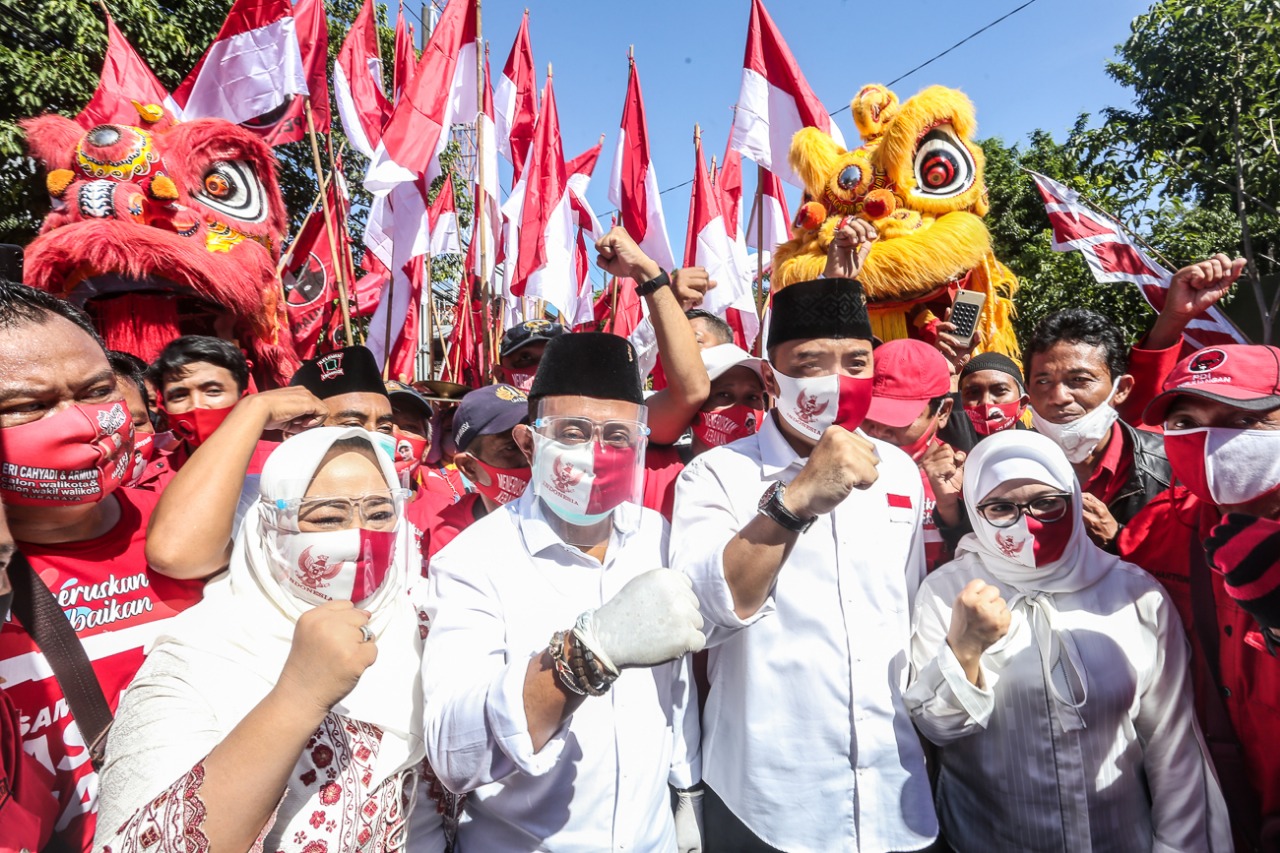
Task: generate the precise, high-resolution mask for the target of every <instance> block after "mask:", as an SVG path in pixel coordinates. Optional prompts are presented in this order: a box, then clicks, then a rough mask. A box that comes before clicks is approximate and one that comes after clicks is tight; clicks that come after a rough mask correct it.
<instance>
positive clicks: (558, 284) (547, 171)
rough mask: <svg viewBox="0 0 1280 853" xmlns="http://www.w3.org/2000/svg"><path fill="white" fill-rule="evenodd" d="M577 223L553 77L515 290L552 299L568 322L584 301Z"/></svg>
mask: <svg viewBox="0 0 1280 853" xmlns="http://www.w3.org/2000/svg"><path fill="white" fill-rule="evenodd" d="M574 225H575V223H574V211H573V204H572V201H571V199H570V197H569V173H568V169H567V168H566V167H565V162H564V148H563V146H562V143H561V140H560V117H559V114H558V113H557V111H556V97H555V92H554V90H553V89H552V88H551V78H550V77H548V78H547V85H546V88H545V89H544V90H543V93H542V114H541V115H540V116H539V117H538V129H537V132H536V133H535V134H534V138H533V148H532V149H531V152H530V155H529V168H528V170H527V171H526V174H525V192H524V204H523V205H522V208H521V216H520V251H519V254H518V255H517V262H516V267H515V270H516V272H515V277H514V279H513V281H512V283H511V293H512V294H513V295H514V296H517V297H526V296H527V297H529V298H538V299H544V300H546V301H547V302H550V303H551V304H552V305H554V306H555V307H556V308H557V309H558V310H559V311H560V313H561V314H562V315H564V316H565V318H566V322H568V323H572V322H573V319H572V318H574V317H576V316H577V314H578V302H579V294H578V286H577V276H576V275H575V269H574V261H575V240H574V238H575V232H574Z"/></svg>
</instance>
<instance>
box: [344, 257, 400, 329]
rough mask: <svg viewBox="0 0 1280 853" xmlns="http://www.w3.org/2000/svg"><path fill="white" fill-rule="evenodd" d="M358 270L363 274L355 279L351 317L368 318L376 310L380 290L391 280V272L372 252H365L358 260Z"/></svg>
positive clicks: (380, 294) (380, 293)
mask: <svg viewBox="0 0 1280 853" xmlns="http://www.w3.org/2000/svg"><path fill="white" fill-rule="evenodd" d="M360 270H361V271H362V272H363V273H364V274H363V275H361V276H360V277H359V278H358V279H356V280H355V281H356V283H355V287H354V290H355V292H354V293H353V294H352V299H353V301H354V302H355V310H354V311H353V313H352V316H353V317H368V316H371V315H372V314H373V312H374V311H376V310H377V309H378V300H379V299H380V298H381V297H382V289H383V288H384V287H386V286H387V282H388V281H390V280H391V270H389V269H387V268H386V267H385V266H384V265H383V263H382V261H380V260H378V257H377V256H376V255H375V254H374V253H373V252H365V253H364V256H363V257H362V258H361V259H360Z"/></svg>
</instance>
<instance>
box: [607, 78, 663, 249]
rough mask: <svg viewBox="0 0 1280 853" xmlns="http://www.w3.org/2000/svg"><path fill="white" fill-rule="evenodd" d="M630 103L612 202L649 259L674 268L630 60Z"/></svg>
mask: <svg viewBox="0 0 1280 853" xmlns="http://www.w3.org/2000/svg"><path fill="white" fill-rule="evenodd" d="M630 63H631V73H630V76H629V78H628V80H627V99H626V102H625V103H624V105H623V108H622V132H621V133H620V134H619V135H618V150H617V153H616V154H615V155H614V159H613V174H612V175H611V176H610V179H609V201H611V202H613V203H614V204H615V205H617V207H618V212H619V214H620V215H621V217H622V227H623V228H626V229H627V233H628V234H630V235H631V238H632V239H633V240H635V241H636V243H638V244H639V245H640V248H641V249H642V250H643V251H644V253H645V254H646V255H648V256H649V257H650V258H652V259H653V260H654V262H655V263H657V265H658V266H660V267H662V268H663V269H664V270H671V269H674V268H675V265H676V259H675V254H674V253H673V252H672V251H671V241H670V240H669V239H668V238H667V222H666V218H665V217H664V216H663V215H662V197H661V196H660V195H659V194H658V176H657V174H656V173H655V172H654V169H653V164H652V162H650V160H649V131H648V128H647V126H646V124H645V120H644V99H643V98H642V96H641V94H640V75H639V74H638V73H636V62H635V60H634V59H632V60H630Z"/></svg>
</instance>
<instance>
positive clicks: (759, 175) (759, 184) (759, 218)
mask: <svg viewBox="0 0 1280 853" xmlns="http://www.w3.org/2000/svg"><path fill="white" fill-rule="evenodd" d="M764 175H765V171H764V166H757V167H756V313H757V314H759V315H760V318H761V319H764Z"/></svg>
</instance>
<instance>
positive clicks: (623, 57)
mask: <svg viewBox="0 0 1280 853" xmlns="http://www.w3.org/2000/svg"><path fill="white" fill-rule="evenodd" d="M1022 1H1023V0H982V2H977V0H951V2H947V0H898V2H880V3H869V2H865V1H864V2H849V0H828V2H823V3H813V2H806V3H800V2H795V0H766V8H768V10H769V13H770V15H771V16H772V17H773V19H774V22H775V23H776V24H777V26H778V27H779V29H780V30H781V31H782V34H783V37H784V38H785V39H786V40H787V42H788V44H789V45H790V47H791V50H792V52H793V53H794V54H795V56H796V59H797V61H798V62H799V64H800V67H801V69H803V71H804V74H805V76H806V77H807V78H808V80H809V84H810V85H811V86H812V87H813V89H814V91H815V92H816V93H817V94H818V97H820V98H821V99H822V101H823V103H824V104H826V106H827V109H828V110H836V109H838V108H840V107H843V106H846V105H847V104H848V102H849V99H850V98H851V97H852V96H853V95H854V94H855V93H856V92H857V91H858V89H859V88H861V87H862V85H863V84H865V83H871V82H887V81H888V80H892V79H893V78H895V77H898V76H899V75H901V74H903V73H905V72H906V71H908V70H910V69H911V68H913V67H915V66H916V65H918V64H919V63H921V62H923V61H924V60H926V59H928V58H929V57H931V56H933V55H934V54H936V53H938V52H940V51H942V50H944V49H945V48H947V47H949V46H950V45H952V44H954V43H955V42H957V41H959V40H960V39H962V38H964V37H965V36H967V35H969V34H970V33H972V32H973V31H974V30H976V29H978V28H979V27H980V26H982V25H984V24H986V23H988V22H990V21H992V20H994V19H995V18H997V17H999V16H1000V15H1003V14H1004V13H1006V12H1008V11H1010V10H1011V9H1013V8H1015V7H1017V6H1019V5H1021V3H1022ZM416 5H417V0H409V2H408V3H407V4H406V6H407V8H406V13H409V12H410V10H413V9H415V7H416ZM526 5H527V7H528V8H529V11H530V17H529V28H530V37H531V40H532V44H533V56H534V62H535V64H536V65H537V68H538V83H539V86H541V85H542V83H543V81H544V79H545V75H546V68H547V63H548V62H550V63H552V64H553V65H554V69H555V89H556V100H557V104H558V106H559V110H560V122H561V133H562V136H563V139H564V147H565V155H566V156H567V157H571V156H574V155H576V154H577V153H579V152H581V151H583V150H585V149H586V148H588V147H590V146H591V145H594V144H595V142H596V140H597V139H598V138H599V136H600V134H601V133H604V134H606V136H605V143H604V152H603V154H602V156H601V160H600V162H599V164H597V167H596V172H595V176H594V179H593V181H592V185H591V190H590V192H589V200H590V202H591V204H592V205H593V207H594V208H595V209H596V211H597V213H599V214H601V218H602V219H603V218H604V216H603V214H604V213H605V212H606V211H609V210H610V209H612V205H611V204H610V203H609V201H608V198H607V184H608V176H609V165H610V162H611V160H612V156H613V149H614V146H615V144H616V141H617V130H618V123H619V120H620V118H621V115H622V100H623V95H624V93H625V88H626V81H627V48H628V46H629V45H634V46H635V55H636V63H637V67H638V68H639V72H640V80H641V84H642V87H643V91H644V100H645V109H646V115H647V118H648V122H649V142H650V147H651V152H652V158H653V163H654V166H655V168H656V169H657V173H658V180H659V184H660V185H661V186H662V187H663V188H664V189H665V188H667V187H671V186H674V185H676V184H680V183H683V182H684V181H687V180H688V179H689V178H690V177H692V175H693V164H694V161H693V126H694V123H695V122H697V123H700V124H701V126H702V138H703V147H704V151H705V153H706V155H707V157H708V159H709V158H710V156H711V155H712V154H715V155H716V156H717V157H719V156H720V155H721V154H722V152H723V151H724V147H725V141H726V139H727V136H728V133H729V126H730V122H731V120H732V107H733V104H734V102H735V100H736V99H737V94H738V84H739V80H740V77H741V69H742V54H743V47H744V45H745V40H746V29H747V18H748V15H749V12H750V0H683V2H676V0H653V2H633V3H617V2H607V0H596V1H595V2H587V0H483V23H484V36H485V38H486V40H488V41H489V42H490V50H491V53H490V62H491V64H492V68H493V73H494V74H495V75H496V74H498V73H500V72H501V69H502V65H503V63H504V62H505V60H506V57H507V52H508V51H509V50H510V48H511V42H512V40H513V39H514V38H515V33H516V30H517V28H518V27H519V25H520V16H521V13H522V12H523V10H524V8H525V7H526ZM1149 5H1150V3H1149V0H1071V2H1067V0H1037V2H1035V3H1033V4H1032V5H1030V6H1028V7H1027V8H1026V9H1023V10H1022V11H1021V12H1018V13H1017V14H1016V15H1014V16H1013V17H1011V18H1009V19H1008V20H1006V21H1004V22H1002V23H1000V24H999V25H997V26H995V27H994V28H992V29H990V30H988V31H987V32H985V33H983V34H981V35H979V36H977V37H976V38H975V39H973V40H972V41H970V42H968V43H967V44H965V45H963V46H961V47H959V48H957V49H956V50H955V51H953V52H952V53H950V54H948V55H947V56H945V57H943V58H942V59H940V60H938V61H936V62H934V63H933V64H932V65H930V66H928V67H927V68H925V69H923V70H921V71H917V72H915V73H914V74H912V75H911V76H909V77H907V78H906V79H904V80H902V81H901V82H899V83H897V84H896V85H895V86H894V89H895V91H896V92H897V93H898V95H899V96H900V97H902V98H903V99H905V98H906V97H908V96H910V95H911V94H913V93H915V92H916V91H918V90H919V89H922V88H924V87H925V86H928V85H933V84H942V85H946V86H952V87H955V88H958V89H961V90H963V91H964V92H966V93H967V94H968V95H969V97H970V98H972V99H973V101H974V104H975V105H976V107H977V114H978V122H979V134H980V135H981V136H984V137H985V136H991V135H994V136H999V137H1001V138H1003V139H1004V140H1005V141H1006V142H1011V141H1018V140H1022V139H1024V138H1025V137H1026V135H1027V134H1028V133H1030V132H1031V131H1033V130H1035V129H1037V128H1043V129H1045V130H1048V131H1050V132H1052V133H1053V134H1054V135H1055V136H1058V137H1061V136H1062V135H1063V134H1064V133H1065V131H1066V130H1067V129H1068V128H1069V127H1070V126H1071V124H1072V123H1073V121H1074V120H1075V117H1076V116H1077V115H1078V114H1079V113H1081V112H1090V113H1095V114H1096V113H1097V112H1098V111H1100V110H1101V109H1102V108H1103V107H1105V106H1123V105H1127V104H1129V102H1130V97H1129V93H1128V92H1127V91H1126V90H1124V89H1122V88H1121V87H1120V86H1118V85H1117V84H1115V83H1114V82H1113V81H1112V80H1111V79H1110V78H1108V77H1107V75H1106V72H1105V64H1106V61H1107V60H1108V59H1110V58H1112V57H1114V55H1115V46H1116V45H1117V44H1119V43H1120V42H1122V41H1124V40H1125V38H1126V37H1127V36H1128V34H1129V23H1130V21H1131V20H1132V19H1133V18H1134V17H1135V16H1136V15H1139V14H1141V13H1142V12H1144V11H1145V10H1146V9H1147V8H1148V6H1149ZM836 120H837V122H838V123H839V125H840V128H841V130H842V132H843V133H844V136H845V139H846V140H847V141H849V143H850V144H853V141H854V140H856V139H857V131H856V130H855V129H854V127H853V123H852V120H851V119H850V117H849V112H848V110H845V111H844V112H843V113H841V114H839V115H837V116H836ZM502 167H503V176H502V177H503V187H504V189H506V188H508V187H509V186H510V169H509V167H508V166H507V164H506V163H505V161H504V162H503V164H502ZM744 172H745V173H747V174H746V176H745V180H746V184H747V186H746V192H747V193H751V192H752V191H753V188H754V169H752V168H751V164H750V163H749V162H748V163H744ZM798 194H799V193H798V191H795V192H794V193H793V196H792V198H790V199H789V201H790V202H792V203H791V209H792V212H794V210H795V203H794V201H795V197H798ZM662 200H663V209H664V211H665V213H666V217H667V226H668V230H669V234H670V237H671V242H672V248H673V250H674V251H675V255H676V258H677V259H679V258H680V257H681V255H682V253H683V243H684V233H685V225H686V219H687V214H688V205H689V190H688V188H687V187H682V188H680V189H677V190H675V191H673V192H669V193H666V194H665V195H664V196H663V199H662ZM606 224H607V221H606Z"/></svg>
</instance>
